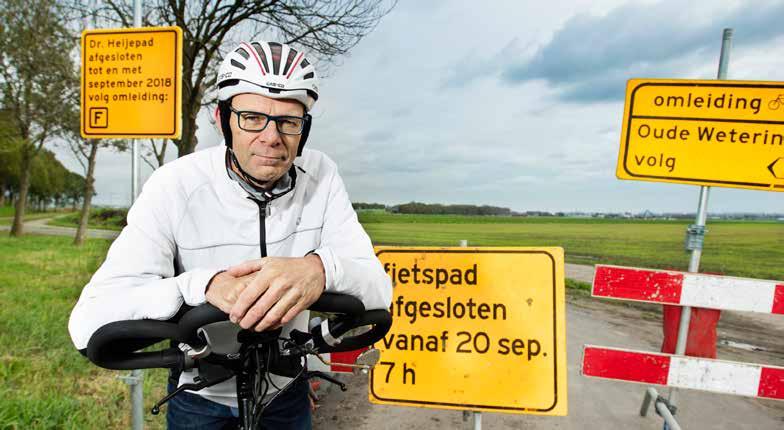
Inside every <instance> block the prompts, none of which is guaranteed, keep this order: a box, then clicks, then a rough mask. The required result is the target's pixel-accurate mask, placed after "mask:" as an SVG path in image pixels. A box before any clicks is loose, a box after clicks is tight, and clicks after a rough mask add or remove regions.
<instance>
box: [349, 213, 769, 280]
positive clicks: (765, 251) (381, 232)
mask: <svg viewBox="0 0 784 430" xmlns="http://www.w3.org/2000/svg"><path fill="white" fill-rule="evenodd" d="M360 221H361V222H362V223H363V225H364V227H365V230H367V232H368V234H369V235H370V237H371V239H372V240H373V243H374V244H376V245H405V246H456V245H458V243H459V241H460V240H461V239H465V240H468V244H469V245H471V246H560V247H563V248H564V250H565V252H566V260H567V261H568V262H571V263H579V264H597V263H604V264H618V265H625V266H636V267H650V268H666V269H675V270H685V269H686V268H687V266H688V261H689V254H688V253H687V252H686V251H685V250H684V247H683V242H684V236H685V230H686V226H687V225H688V224H690V222H689V221H640V220H636V221H632V220H608V219H592V218H590V219H582V218H556V217H552V218H551V217H547V218H524V217H475V216H454V215H432V216H431V215H391V214H368V215H366V214H360ZM782 244H784V223H777V222H738V221H713V220H709V221H708V233H707V235H706V238H705V249H704V251H703V255H702V260H701V265H700V269H701V271H703V272H711V273H722V274H726V275H734V276H743V277H751V278H759V279H784V265H783V264H782V261H784V246H782Z"/></svg>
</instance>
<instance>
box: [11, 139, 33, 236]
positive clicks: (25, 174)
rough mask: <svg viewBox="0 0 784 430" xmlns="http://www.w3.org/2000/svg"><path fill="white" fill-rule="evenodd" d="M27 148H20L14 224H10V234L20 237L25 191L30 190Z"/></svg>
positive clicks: (24, 207)
mask: <svg viewBox="0 0 784 430" xmlns="http://www.w3.org/2000/svg"><path fill="white" fill-rule="evenodd" d="M30 152H31V151H29V150H22V165H21V166H20V173H21V174H22V177H21V178H19V197H18V198H17V199H16V209H15V210H14V224H13V225H12V226H11V236H14V237H20V236H22V234H24V224H23V221H24V214H25V209H26V207H27V192H28V191H29V190H30V176H32V172H31V171H32V170H33V154H31V153H30Z"/></svg>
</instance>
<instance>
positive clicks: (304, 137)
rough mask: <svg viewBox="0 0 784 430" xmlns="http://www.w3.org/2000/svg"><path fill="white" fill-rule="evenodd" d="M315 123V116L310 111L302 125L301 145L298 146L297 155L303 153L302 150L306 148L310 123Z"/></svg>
mask: <svg viewBox="0 0 784 430" xmlns="http://www.w3.org/2000/svg"><path fill="white" fill-rule="evenodd" d="M312 123H313V117H312V116H310V114H309V113H306V114H305V124H303V125H302V134H301V135H300V136H301V138H300V139H299V147H298V148H297V157H299V156H301V155H302V150H303V149H304V148H305V142H306V141H307V140H308V135H310V125H311V124H312Z"/></svg>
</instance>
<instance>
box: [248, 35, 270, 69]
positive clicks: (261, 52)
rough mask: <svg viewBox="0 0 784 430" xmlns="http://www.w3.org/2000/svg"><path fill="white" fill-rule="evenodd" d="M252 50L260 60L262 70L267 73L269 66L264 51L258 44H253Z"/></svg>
mask: <svg viewBox="0 0 784 430" xmlns="http://www.w3.org/2000/svg"><path fill="white" fill-rule="evenodd" d="M252 45H253V49H255V50H256V52H257V53H258V54H259V58H260V59H261V64H262V66H264V70H266V71H267V72H269V69H270V68H269V64H267V56H266V55H265V54H264V49H262V48H261V45H259V44H258V42H253V43H252Z"/></svg>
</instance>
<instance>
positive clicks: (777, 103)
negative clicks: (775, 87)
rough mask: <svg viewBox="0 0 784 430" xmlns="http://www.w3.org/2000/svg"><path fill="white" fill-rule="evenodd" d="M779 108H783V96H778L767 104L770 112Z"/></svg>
mask: <svg viewBox="0 0 784 430" xmlns="http://www.w3.org/2000/svg"><path fill="white" fill-rule="evenodd" d="M781 106H784V94H779V96H778V97H776V98H775V99H773V100H771V101H770V102H769V103H768V108H769V109H770V110H779V108H780V107H781Z"/></svg>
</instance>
